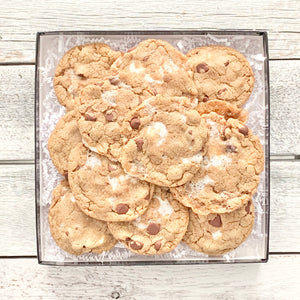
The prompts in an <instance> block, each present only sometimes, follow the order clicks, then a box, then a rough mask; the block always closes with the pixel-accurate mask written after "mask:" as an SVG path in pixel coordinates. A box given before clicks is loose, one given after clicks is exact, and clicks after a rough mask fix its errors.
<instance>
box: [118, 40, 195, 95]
mask: <svg viewBox="0 0 300 300" xmlns="http://www.w3.org/2000/svg"><path fill="white" fill-rule="evenodd" d="M186 62H187V57H186V56H185V55H184V54H182V53H181V52H180V51H178V50H177V49H175V48H174V47H173V46H172V45H170V44H169V43H167V42H165V41H161V40H154V39H149V40H144V41H142V42H141V43H139V44H138V45H137V46H136V47H135V48H134V49H131V50H130V51H129V52H127V53H125V54H124V55H123V56H122V57H120V58H119V59H117V60H116V61H115V63H114V64H113V66H112V72H114V73H115V74H119V73H120V72H124V71H125V72H127V73H130V74H132V75H133V76H138V77H140V78H143V79H144V80H145V81H146V82H148V84H149V85H150V86H151V88H152V89H153V91H154V93H155V94H160V95H164V96H186V97H195V96H196V95H197V89H196V86H195V84H194V82H193V79H192V76H193V73H192V72H191V70H189V68H188V67H187V65H186Z"/></svg>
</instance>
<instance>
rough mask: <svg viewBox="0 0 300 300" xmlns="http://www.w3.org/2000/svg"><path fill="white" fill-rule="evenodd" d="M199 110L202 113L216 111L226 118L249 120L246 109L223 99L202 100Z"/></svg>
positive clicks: (244, 121)
mask: <svg viewBox="0 0 300 300" xmlns="http://www.w3.org/2000/svg"><path fill="white" fill-rule="evenodd" d="M197 111H198V112H199V114H200V115H204V114H209V113H210V112H215V113H217V114H218V115H221V116H223V117H224V118H225V119H226V120H228V119H230V118H232V119H238V120H239V121H241V122H243V123H246V122H247V120H248V112H247V111H246V110H245V109H242V108H238V107H237V106H236V105H234V104H230V103H229V102H225V101H221V100H210V101H208V102H200V103H199V104H198V106H197Z"/></svg>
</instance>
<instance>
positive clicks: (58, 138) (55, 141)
mask: <svg viewBox="0 0 300 300" xmlns="http://www.w3.org/2000/svg"><path fill="white" fill-rule="evenodd" d="M79 142H81V134H80V132H79V129H78V126H77V121H76V114H75V112H74V111H70V112H68V113H66V114H65V115H64V116H62V117H61V118H60V120H59V121H58V123H57V124H56V126H55V128H54V130H53V131H52V133H51V135H50V137H49V140H48V150H49V154H50V157H51V159H52V161H53V163H54V165H55V167H56V168H57V170H58V172H59V173H60V174H61V175H65V176H66V175H67V174H68V159H69V155H70V152H71V150H72V149H73V148H74V147H75V146H76V145H77V144H78V143H79Z"/></svg>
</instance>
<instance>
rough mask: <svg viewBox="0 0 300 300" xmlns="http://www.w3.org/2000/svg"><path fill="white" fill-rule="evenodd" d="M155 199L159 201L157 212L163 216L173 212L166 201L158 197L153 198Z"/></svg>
mask: <svg viewBox="0 0 300 300" xmlns="http://www.w3.org/2000/svg"><path fill="white" fill-rule="evenodd" d="M155 198H156V199H158V201H159V208H158V212H159V213H160V214H161V215H163V216H166V215H169V216H170V215H171V214H172V213H173V212H174V209H173V207H172V206H171V205H170V203H169V201H168V200H162V199H161V198H160V197H158V196H155Z"/></svg>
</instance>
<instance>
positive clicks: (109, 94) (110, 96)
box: [101, 91, 117, 106]
mask: <svg viewBox="0 0 300 300" xmlns="http://www.w3.org/2000/svg"><path fill="white" fill-rule="evenodd" d="M116 95H117V92H116V91H106V92H104V93H102V94H101V98H102V99H103V100H104V101H106V102H107V103H108V104H109V105H110V106H116V105H117V104H116Z"/></svg>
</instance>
